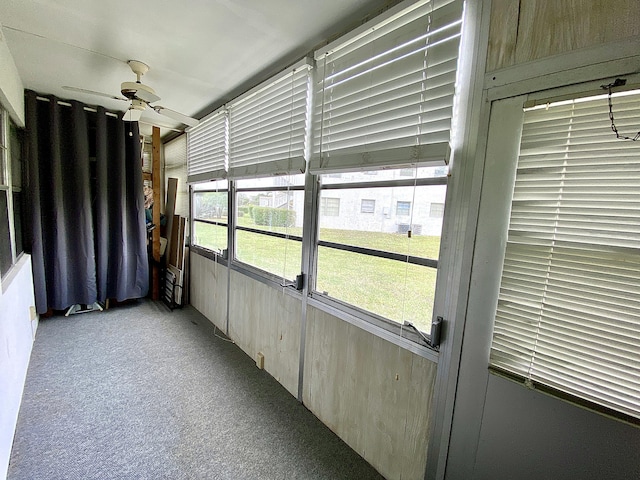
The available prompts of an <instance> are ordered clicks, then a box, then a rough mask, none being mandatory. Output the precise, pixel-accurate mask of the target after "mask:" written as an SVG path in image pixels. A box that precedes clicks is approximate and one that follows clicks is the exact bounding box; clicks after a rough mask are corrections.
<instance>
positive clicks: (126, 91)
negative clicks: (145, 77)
mask: <svg viewBox="0 0 640 480" xmlns="http://www.w3.org/2000/svg"><path fill="white" fill-rule="evenodd" d="M141 90H143V91H145V92H147V93H150V94H152V95H155V94H156V92H155V91H154V90H153V88H151V87H149V86H147V85H145V84H144V83H140V82H122V85H120V92H121V93H122V95H123V96H125V97H126V98H128V99H129V100H133V99H134V98H137V97H138V96H139V95H138V92H140V91H141Z"/></svg>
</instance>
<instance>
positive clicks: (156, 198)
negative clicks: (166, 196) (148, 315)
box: [151, 127, 162, 300]
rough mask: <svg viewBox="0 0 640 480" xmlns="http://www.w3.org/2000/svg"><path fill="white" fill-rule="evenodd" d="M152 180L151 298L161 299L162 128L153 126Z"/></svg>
mask: <svg viewBox="0 0 640 480" xmlns="http://www.w3.org/2000/svg"><path fill="white" fill-rule="evenodd" d="M151 148H152V150H151V151H152V154H151V169H152V170H151V181H152V182H153V223H154V224H155V226H156V228H154V229H153V238H152V241H153V245H152V251H153V279H152V281H153V285H152V290H151V298H153V299H154V300H159V299H160V191H161V190H162V189H161V188H160V181H161V180H160V129H159V128H158V127H153V133H152V136H151Z"/></svg>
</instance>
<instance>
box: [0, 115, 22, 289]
mask: <svg viewBox="0 0 640 480" xmlns="http://www.w3.org/2000/svg"><path fill="white" fill-rule="evenodd" d="M12 128H15V130H16V134H17V145H13V142H12V140H11V129H12ZM21 137H22V133H21V129H20V128H19V127H18V125H17V124H15V122H13V120H12V119H11V118H10V117H9V113H8V112H7V111H6V110H5V109H4V108H2V107H0V167H1V168H2V178H0V180H2V179H4V183H0V190H1V191H2V192H3V193H4V194H5V195H6V197H7V217H8V227H9V229H8V234H9V238H8V240H9V246H10V249H11V262H10V264H9V266H8V268H7V270H6V271H5V272H0V283H1V284H2V286H3V290H4V288H6V285H8V284H9V281H10V279H11V278H12V272H13V270H14V267H15V266H16V265H17V263H18V262H19V261H20V259H21V258H22V256H23V255H24V253H25V248H24V232H21V238H22V245H21V248H20V249H18V247H17V245H16V225H15V223H16V221H15V220H16V217H15V214H16V209H15V206H14V203H15V195H16V194H19V195H20V196H22V191H23V188H22V186H16V185H14V177H15V174H16V172H15V171H14V168H15V166H14V165H13V162H12V158H11V157H12V153H13V152H12V149H13V148H18V149H19V150H20V152H19V153H20V158H21V159H22V160H21V163H23V164H24V159H23V158H22V156H23V150H22V146H23V142H24V140H23V139H22V138H21ZM19 176H20V181H21V183H23V178H24V166H23V165H20V172H19ZM19 212H20V214H21V215H22V216H24V213H25V212H24V209H23V208H21V209H20V210H19ZM21 228H24V221H21ZM18 250H19V251H18Z"/></svg>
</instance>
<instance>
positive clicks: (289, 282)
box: [229, 176, 306, 287]
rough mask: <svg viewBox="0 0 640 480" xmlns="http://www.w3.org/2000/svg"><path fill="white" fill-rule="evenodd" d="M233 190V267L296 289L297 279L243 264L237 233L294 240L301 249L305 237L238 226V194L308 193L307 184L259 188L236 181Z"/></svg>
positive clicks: (231, 257)
mask: <svg viewBox="0 0 640 480" xmlns="http://www.w3.org/2000/svg"><path fill="white" fill-rule="evenodd" d="M259 178H270V177H269V176H266V177H259ZM271 178H275V177H271ZM231 185H232V187H231V190H232V191H233V194H232V195H231V194H230V195H229V201H230V204H229V206H230V208H233V210H230V212H232V215H233V229H232V230H233V233H232V236H233V243H229V245H232V255H229V258H230V259H231V262H230V263H231V265H232V266H233V267H234V269H235V270H238V271H240V272H244V273H247V274H249V276H251V277H254V278H258V279H265V280H267V281H269V282H273V283H275V284H277V285H279V286H281V287H295V283H296V282H295V281H296V279H295V278H292V279H290V278H286V279H285V278H283V277H282V276H281V275H277V274H275V273H273V272H269V271H268V270H264V269H262V268H260V267H256V266H254V265H251V264H249V263H246V262H243V261H242V260H240V259H238V257H237V247H238V242H237V235H236V231H238V230H240V231H243V232H249V233H255V234H259V235H265V236H267V237H272V238H279V239H283V240H293V241H297V242H300V244H301V248H303V247H304V240H303V239H304V235H302V236H298V235H288V234H285V233H280V232H270V231H267V230H260V229H258V228H251V227H246V226H242V225H238V222H237V207H238V194H239V193H245V192H300V191H301V192H303V193H304V192H306V187H305V184H302V185H274V186H267V187H265V186H258V187H238V182H236V181H231ZM305 222H306V220H305V219H304V218H303V220H302V224H303V230H304V225H305ZM302 267H303V265H302V255H301V256H300V269H299V270H300V274H302Z"/></svg>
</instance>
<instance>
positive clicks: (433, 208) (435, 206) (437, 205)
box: [429, 202, 444, 218]
mask: <svg viewBox="0 0 640 480" xmlns="http://www.w3.org/2000/svg"><path fill="white" fill-rule="evenodd" d="M429 216H430V217H431V218H442V217H444V203H442V202H433V203H432V204H431V205H430V206H429Z"/></svg>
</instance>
